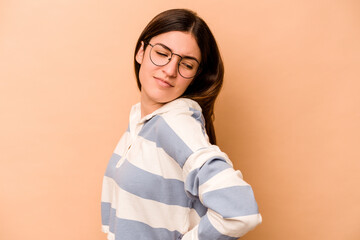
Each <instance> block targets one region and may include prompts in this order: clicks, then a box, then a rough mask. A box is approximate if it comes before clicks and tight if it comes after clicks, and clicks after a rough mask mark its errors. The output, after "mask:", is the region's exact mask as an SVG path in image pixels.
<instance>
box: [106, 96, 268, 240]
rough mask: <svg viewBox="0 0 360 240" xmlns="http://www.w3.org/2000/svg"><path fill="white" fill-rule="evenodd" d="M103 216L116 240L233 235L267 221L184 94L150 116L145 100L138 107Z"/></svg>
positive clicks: (116, 159)
mask: <svg viewBox="0 0 360 240" xmlns="http://www.w3.org/2000/svg"><path fill="white" fill-rule="evenodd" d="M101 215H102V230H103V231H104V232H105V233H107V234H108V239H109V240H142V239H146V240H158V239H159V240H172V239H173V240H175V239H182V240H190V239H191V240H213V239H214V240H215V239H224V240H230V239H237V238H238V237H241V236H242V235H244V234H245V233H246V232H248V231H249V230H251V229H253V228H254V227H255V226H256V225H258V224H259V223H261V215H260V214H259V212H258V207H257V204H256V201H255V199H254V194H253V191H252V189H251V187H250V185H249V184H247V183H246V182H245V181H244V180H243V179H242V175H241V173H240V171H235V170H234V169H233V167H232V163H231V161H230V160H229V158H228V156H227V155H226V154H225V153H223V152H221V151H220V149H219V148H218V147H217V146H215V145H211V144H210V143H209V141H208V136H207V135H206V131H205V123H204V119H203V116H202V113H201V108H200V106H199V105H198V104H197V103H196V102H195V101H193V100H190V99H185V98H180V99H177V100H174V101H172V102H170V103H167V104H165V105H164V106H162V107H161V108H159V109H157V110H156V111H155V112H153V113H151V114H149V115H147V116H145V117H144V118H141V111H140V103H138V104H136V105H134V106H133V107H132V109H131V113H130V122H129V127H128V130H127V131H126V132H125V133H124V135H123V136H122V138H121V139H120V141H119V143H118V144H117V146H116V148H115V150H114V153H113V155H112V157H111V159H110V162H109V164H108V167H107V169H106V173H105V176H104V179H103V189H102V196H101Z"/></svg>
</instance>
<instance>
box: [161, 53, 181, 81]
mask: <svg viewBox="0 0 360 240" xmlns="http://www.w3.org/2000/svg"><path fill="white" fill-rule="evenodd" d="M179 61H180V59H178V57H177V56H176V55H174V56H173V57H172V58H171V60H170V62H169V63H168V64H166V65H165V66H163V67H162V70H163V71H164V72H165V73H166V74H167V75H168V76H170V77H176V76H177V73H178V65H179Z"/></svg>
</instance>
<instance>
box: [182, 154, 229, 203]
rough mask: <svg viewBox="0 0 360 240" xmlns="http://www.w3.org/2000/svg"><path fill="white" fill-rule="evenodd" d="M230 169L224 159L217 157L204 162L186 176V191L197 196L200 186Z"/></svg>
mask: <svg viewBox="0 0 360 240" xmlns="http://www.w3.org/2000/svg"><path fill="white" fill-rule="evenodd" d="M230 167H231V166H230V165H229V164H228V163H227V162H226V161H225V159H222V158H219V157H217V158H215V157H214V158H212V159H210V160H208V161H206V162H205V163H204V164H203V165H202V166H201V167H200V168H197V169H194V170H192V171H191V172H190V173H189V174H188V176H187V178H186V181H185V189H186V191H188V192H190V193H191V194H192V195H193V196H198V195H199V194H198V188H199V186H200V185H201V184H203V183H205V182H206V181H208V180H209V179H210V178H212V177H213V176H215V175H216V174H218V173H219V172H221V171H223V170H224V169H227V168H230Z"/></svg>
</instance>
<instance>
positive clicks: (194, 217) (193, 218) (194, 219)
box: [187, 208, 200, 230]
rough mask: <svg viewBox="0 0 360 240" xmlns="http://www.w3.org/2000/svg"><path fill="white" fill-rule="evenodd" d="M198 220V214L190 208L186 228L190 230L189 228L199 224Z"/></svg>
mask: <svg viewBox="0 0 360 240" xmlns="http://www.w3.org/2000/svg"><path fill="white" fill-rule="evenodd" d="M199 222H200V216H199V214H198V213H197V212H196V210H195V209H193V208H192V209H191V210H190V212H189V220H188V224H187V229H188V230H190V229H192V228H194V227H195V226H196V225H198V224H199Z"/></svg>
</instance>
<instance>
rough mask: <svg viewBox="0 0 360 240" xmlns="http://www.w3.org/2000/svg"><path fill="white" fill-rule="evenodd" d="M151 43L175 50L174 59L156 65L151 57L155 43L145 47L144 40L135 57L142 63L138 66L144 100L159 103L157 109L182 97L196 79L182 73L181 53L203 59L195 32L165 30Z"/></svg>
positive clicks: (146, 102) (148, 102)
mask: <svg viewBox="0 0 360 240" xmlns="http://www.w3.org/2000/svg"><path fill="white" fill-rule="evenodd" d="M149 43H150V44H151V45H155V44H162V45H164V46H166V47H167V48H168V49H169V50H171V52H173V53H174V54H173V56H172V58H171V61H170V62H169V63H168V64H166V65H164V66H156V65H155V64H154V63H153V62H152V61H151V59H150V51H151V49H152V47H151V46H150V45H148V46H147V47H146V50H145V51H144V43H142V46H141V48H140V49H139V51H138V52H137V54H136V61H137V62H138V63H139V64H140V65H141V66H140V70H139V79H140V83H141V102H142V104H151V105H153V106H155V105H156V107H155V109H157V108H159V107H161V106H162V105H163V104H165V103H167V102H170V101H172V100H174V99H176V98H178V97H180V96H181V95H182V94H183V93H184V92H185V90H186V89H187V87H188V86H189V84H190V83H191V82H192V80H193V77H192V78H184V77H183V76H181V75H180V74H179V71H178V63H179V61H180V60H181V58H180V57H179V56H178V55H180V56H181V57H183V58H184V57H185V58H189V59H191V58H194V59H196V60H197V61H198V62H199V63H200V61H201V52H200V48H199V46H198V45H197V42H196V40H195V38H194V37H193V35H192V34H190V33H187V32H180V31H172V32H167V33H163V34H160V35H157V36H155V37H153V38H152V39H151V40H150V41H149ZM154 50H155V49H154ZM152 54H154V51H153V53H152ZM153 56H154V55H152V57H153ZM153 60H154V58H153ZM183 75H184V74H183Z"/></svg>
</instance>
